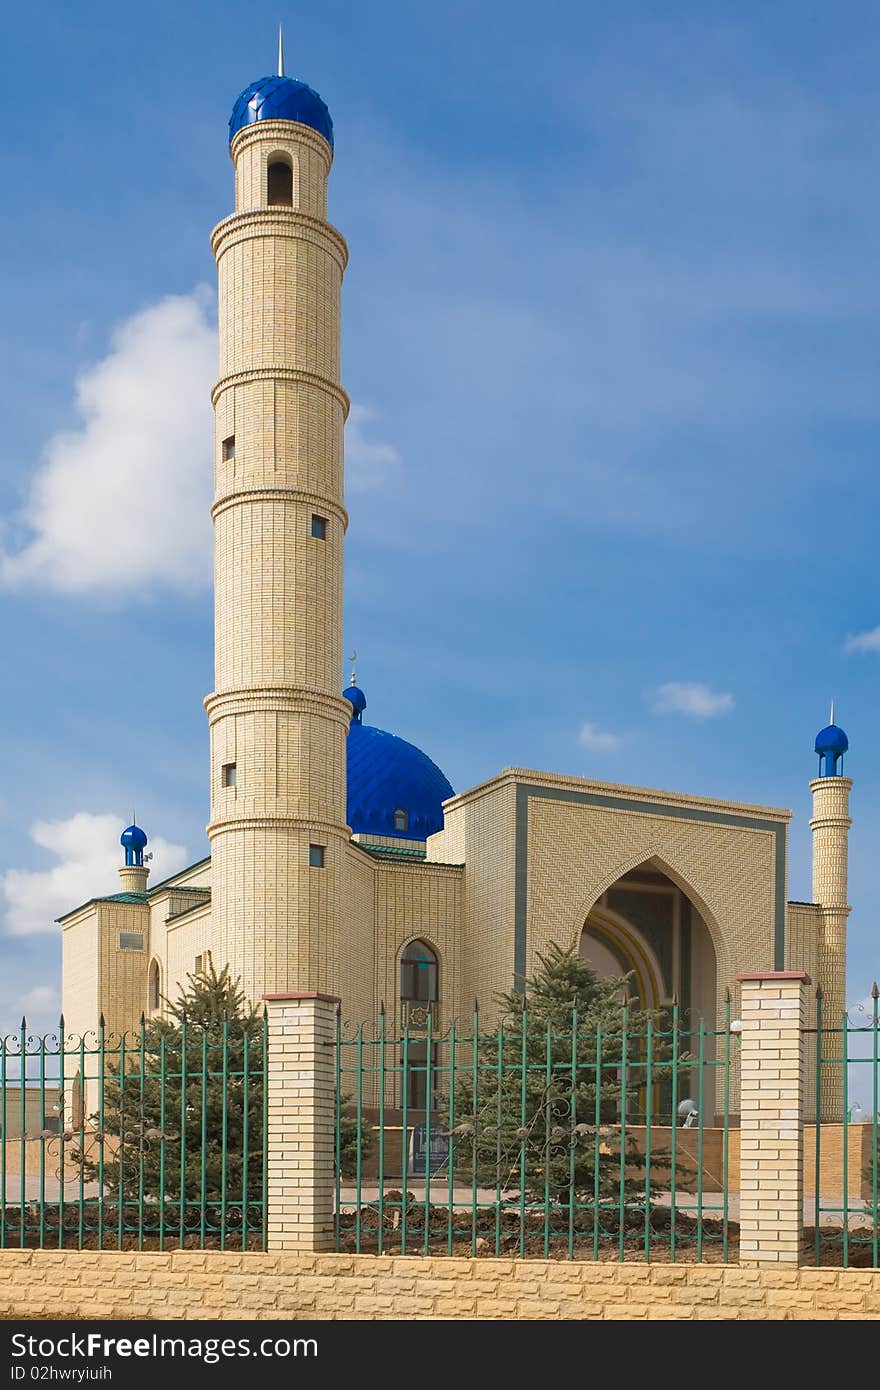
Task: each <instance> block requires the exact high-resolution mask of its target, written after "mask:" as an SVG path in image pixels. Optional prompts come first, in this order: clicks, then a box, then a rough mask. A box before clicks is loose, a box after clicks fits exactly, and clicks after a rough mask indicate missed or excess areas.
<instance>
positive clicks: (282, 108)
mask: <svg viewBox="0 0 880 1390" xmlns="http://www.w3.org/2000/svg"><path fill="white" fill-rule="evenodd" d="M255 121H296V122H297V124H299V125H307V126H309V127H311V129H312V130H316V131H317V132H318V134H319V135H323V137H324V139H325V140H326V141H327V144H328V145H329V146H330V148H331V150H332V148H333V122H332V120H331V119H330V112H329V111H328V110H327V107H326V105H325V104H324V102H323V101H322V100H321V98H320V97H319V96H318V93H317V92H316V91H314V89H313V88H312V87H310V86H309V85H308V83H307V82H300V81H298V80H297V78H295V77H287V76H286V75H285V72H284V33H283V31H282V28H281V25H280V24H279V26H278V71H277V73H275V75H274V76H272V77H258V78H257V80H256V82H252V83H251V84H250V86H249V87H245V89H244V91H243V92H240V93H239V95H238V96H237V97H236V100H235V105H234V106H233V108H232V115H231V116H230V117H229V141H230V144H231V143H232V140H233V139H234V137H235V136H236V135H237V134H238V132H239V131H240V130H242V129H244V127H245V126H246V125H253V124H254V122H255Z"/></svg>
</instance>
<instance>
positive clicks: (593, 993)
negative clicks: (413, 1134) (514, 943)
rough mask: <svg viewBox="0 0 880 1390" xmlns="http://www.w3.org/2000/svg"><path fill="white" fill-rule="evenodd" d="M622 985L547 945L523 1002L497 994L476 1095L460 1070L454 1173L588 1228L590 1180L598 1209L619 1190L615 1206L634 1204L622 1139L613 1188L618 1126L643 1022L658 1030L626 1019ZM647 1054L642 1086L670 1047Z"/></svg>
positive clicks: (634, 1164) (634, 1014)
mask: <svg viewBox="0 0 880 1390" xmlns="http://www.w3.org/2000/svg"><path fill="white" fill-rule="evenodd" d="M626 985H627V977H621V978H618V979H610V980H601V979H599V977H598V975H597V974H596V972H595V970H594V969H593V967H592V966H591V965H590V964H589V962H588V961H586V960H584V959H583V957H582V956H580V955H579V954H577V953H576V952H575V951H573V950H570V951H564V950H562V949H561V948H559V947H558V946H551V947H550V948H549V950H548V951H547V954H546V955H544V956H539V957H538V969H537V970H536V972H535V973H534V975H532V976H531V978H529V979H528V980H527V981H526V987H525V991H524V992H523V993H517V992H514V991H511V992H510V993H509V994H505V995H502V996H500V999H499V1002H500V1004H501V1006H502V1015H501V1020H500V1025H499V1029H498V1032H497V1033H496V1034H494V1035H489V1036H483V1037H481V1039H480V1042H479V1053H478V1073H477V1080H476V1085H474V1078H473V1075H472V1071H471V1069H470V1067H469V1066H467V1065H464V1066H462V1069H461V1072H460V1074H459V1077H458V1079H457V1082H456V1087H455V1097H454V1099H455V1118H456V1124H455V1126H454V1130H453V1136H452V1138H453V1143H454V1144H455V1152H456V1167H457V1168H458V1167H459V1165H463V1166H467V1167H468V1168H470V1169H471V1171H475V1173H476V1177H477V1181H478V1183H479V1184H481V1185H484V1186H486V1187H489V1188H497V1186H498V1185H500V1187H501V1191H502V1200H504V1195H505V1194H508V1200H518V1199H519V1195H520V1192H524V1194H525V1199H526V1201H527V1202H534V1203H543V1202H544V1201H545V1200H547V1199H549V1200H550V1201H551V1202H553V1203H556V1204H565V1205H567V1204H568V1203H569V1202H571V1201H572V1200H574V1202H575V1205H576V1207H578V1208H579V1209H581V1210H580V1213H579V1222H583V1221H585V1220H589V1221H590V1222H591V1221H592V1207H593V1205H594V1194H595V1191H596V1184H597V1174H598V1196H599V1200H600V1203H608V1202H610V1201H613V1202H615V1203H617V1202H619V1200H620V1196H621V1186H622V1191H623V1197H624V1200H625V1201H634V1200H638V1199H639V1198H641V1199H644V1194H645V1173H644V1158H643V1156H642V1155H641V1154H640V1152H639V1148H638V1145H637V1143H636V1140H635V1137H634V1136H633V1134H632V1133H631V1132H627V1134H626V1136H625V1138H624V1139H623V1145H624V1151H623V1172H624V1175H623V1182H622V1184H621V1142H622V1140H621V1133H622V1127H621V1123H620V1121H621V1115H622V1114H623V1113H625V1114H626V1116H627V1120H628V1122H629V1123H630V1124H632V1123H636V1124H637V1123H638V1122H639V1118H640V1117H641V1113H642V1112H643V1110H644V1103H645V1088H646V1065H645V1064H646V1048H647V1034H648V1031H649V1022H650V1023H651V1025H652V1029H659V1027H660V1025H659V1023H658V1020H657V1018H656V1016H654V1015H652V1014H650V1013H649V1012H648V1011H645V1010H642V1009H636V1008H633V1007H631V1006H628V1007H627V1008H626V1009H624V1006H623V1003H622V1000H623V999H624V998H625V993H626ZM651 1047H652V1081H653V1082H654V1083H660V1082H662V1081H663V1080H664V1079H665V1078H666V1077H668V1074H669V1073H668V1062H669V1058H670V1050H669V1047H668V1042H667V1041H666V1040H662V1039H660V1038H659V1037H657V1036H656V1034H654V1036H653V1037H652V1040H651ZM597 1059H598V1061H599V1063H600V1072H599V1076H600V1083H599V1109H598V1125H597V1110H596V1090H597V1070H596V1067H597ZM624 1059H625V1061H624ZM664 1062H665V1063H666V1065H665V1066H664ZM597 1148H598V1155H597ZM597 1158H598V1163H597ZM664 1166H665V1169H666V1171H667V1172H668V1171H669V1164H668V1155H663V1154H660V1153H657V1152H655V1153H654V1154H653V1155H652V1172H653V1173H654V1175H655V1176H656V1175H657V1173H658V1172H662V1171H663V1169H664ZM649 1190H651V1191H653V1185H651V1187H650V1189H649ZM510 1194H515V1197H514V1196H513V1195H510ZM584 1209H586V1211H585V1210H584Z"/></svg>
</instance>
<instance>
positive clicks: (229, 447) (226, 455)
mask: <svg viewBox="0 0 880 1390" xmlns="http://www.w3.org/2000/svg"><path fill="white" fill-rule="evenodd" d="M234 458H235V435H234V434H230V435H228V436H227V438H226V439H224V441H223V462H224V463H229V462H230V461H231V460H232V459H234Z"/></svg>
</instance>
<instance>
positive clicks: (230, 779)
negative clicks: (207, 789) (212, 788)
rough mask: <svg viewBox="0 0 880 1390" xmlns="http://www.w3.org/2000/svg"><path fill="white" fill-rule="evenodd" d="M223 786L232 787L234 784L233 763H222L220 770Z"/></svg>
mask: <svg viewBox="0 0 880 1390" xmlns="http://www.w3.org/2000/svg"><path fill="white" fill-rule="evenodd" d="M222 781H223V785H224V787H234V786H235V785H236V769H235V763H224V764H223V772H222Z"/></svg>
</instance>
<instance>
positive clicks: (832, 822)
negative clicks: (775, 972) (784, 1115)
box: [810, 701, 852, 1119]
mask: <svg viewBox="0 0 880 1390" xmlns="http://www.w3.org/2000/svg"><path fill="white" fill-rule="evenodd" d="M815 747H816V752H817V753H818V755H819V776H818V777H817V778H816V779H815V780H814V781H812V782H811V783H810V791H811V792H812V793H813V818H812V820H811V821H810V829H811V830H812V832H813V902H814V903H818V904H819V906H820V907H821V909H822V916H821V919H820V924H819V942H818V951H817V977H818V978H817V980H816V983H817V985H821V987H822V996H823V998H822V1016H823V1019H824V1022H825V1025H826V1026H827V1027H828V1028H833V1029H839V1028H840V1023H841V1019H842V1017H843V1012H844V1009H845V1008H846V920H847V918H848V917H849V914H850V907H849V904H848V902H847V868H848V855H849V851H848V840H849V828H850V826H851V825H852V819H851V817H850V814H849V793H850V789H851V787H852V778H850V777H844V776H843V755H844V753H845V752H846V751H847V749H848V748H849V739H848V738H847V736H846V734H845V733H844V731H843V729H841V728H839V727H838V725H837V724H835V722H834V703H833V701H832V704H831V718H830V721H829V723H828V725H827V726H826V728H824V729H822V730H820V732H819V733H818V734H817V735H816V745H815ZM834 1046H835V1040H834V1038H829V1040H828V1045H827V1046H826V1048H825V1049H824V1050H825V1053H826V1055H833V1051H834ZM823 1073H824V1075H823V1083H822V1086H823V1105H822V1112H823V1115H822V1117H823V1118H825V1119H840V1118H841V1113H840V1108H841V1104H842V1083H843V1073H842V1069H838V1068H837V1067H836V1066H831V1067H827V1068H823Z"/></svg>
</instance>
